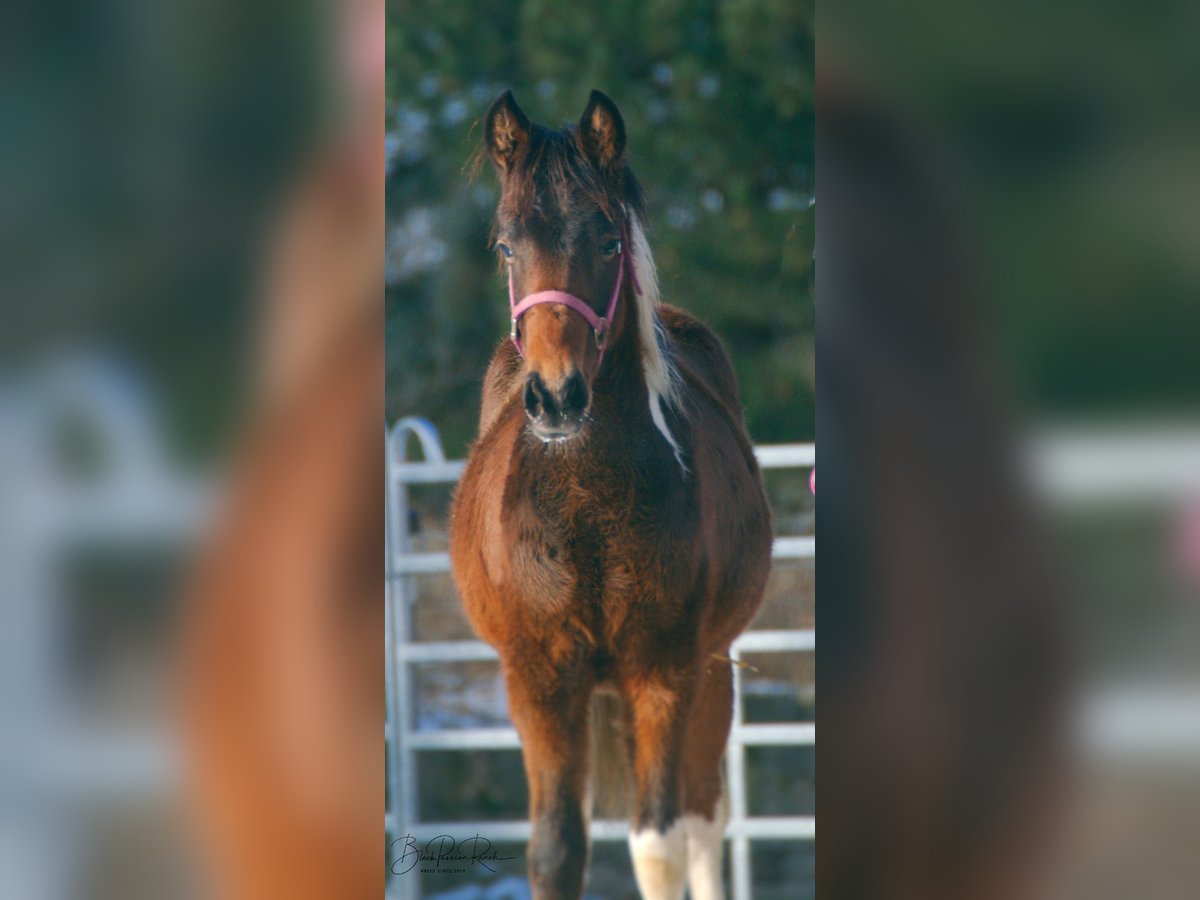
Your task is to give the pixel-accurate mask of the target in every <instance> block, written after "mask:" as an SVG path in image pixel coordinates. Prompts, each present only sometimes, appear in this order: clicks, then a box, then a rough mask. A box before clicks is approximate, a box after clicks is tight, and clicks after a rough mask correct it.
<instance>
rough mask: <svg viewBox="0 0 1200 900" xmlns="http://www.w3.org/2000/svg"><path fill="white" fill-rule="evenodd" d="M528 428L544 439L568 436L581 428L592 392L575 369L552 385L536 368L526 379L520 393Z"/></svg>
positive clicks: (557, 438) (547, 440) (559, 439)
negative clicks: (547, 382) (522, 390)
mask: <svg viewBox="0 0 1200 900" xmlns="http://www.w3.org/2000/svg"><path fill="white" fill-rule="evenodd" d="M523 402H524V405H525V415H526V416H528V418H529V428H530V430H531V431H532V432H533V433H534V435H535V436H537V437H538V438H540V439H541V440H542V441H544V442H545V443H557V442H559V441H566V440H570V439H571V438H573V437H575V436H576V435H578V434H579V432H580V431H582V430H583V423H584V421H585V420H586V418H587V411H588V405H589V403H590V402H591V392H590V391H589V390H588V386H587V382H586V381H584V379H583V376H582V375H581V374H580V373H579V372H578V371H575V372H572V373H571V374H570V375H568V376H567V377H566V378H564V379H562V381H561V382H559V384H557V385H556V386H554V387H551V386H550V385H548V384H546V382H545V380H544V379H543V378H542V376H541V375H539V374H538V373H537V372H531V373H530V374H529V377H528V378H526V379H525V391H524V394H523Z"/></svg>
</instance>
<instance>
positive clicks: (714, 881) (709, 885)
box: [680, 796, 729, 900]
mask: <svg viewBox="0 0 1200 900" xmlns="http://www.w3.org/2000/svg"><path fill="white" fill-rule="evenodd" d="M728 821H729V817H728V813H727V810H726V807H725V798H724V796H722V797H721V799H720V800H719V801H718V802H717V808H716V809H715V810H713V817H712V818H711V819H706V818H704V817H703V816H694V815H687V816H684V817H683V818H682V819H680V822H682V823H683V831H684V834H685V835H686V836H687V877H688V891H689V893H690V896H691V900H724V897H725V886H724V884H723V882H722V881H721V856H722V853H723V851H724V849H725V824H726V822H728Z"/></svg>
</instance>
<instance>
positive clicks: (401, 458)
mask: <svg viewBox="0 0 1200 900" xmlns="http://www.w3.org/2000/svg"><path fill="white" fill-rule="evenodd" d="M413 439H415V440H416V441H417V443H418V444H419V445H420V447H421V451H422V455H423V457H424V459H423V461H419V462H416V461H410V460H409V459H408V458H407V450H408V445H409V443H410V442H411V441H412V440H413ZM386 441H387V448H386V457H387V513H386V515H387V541H386V545H385V546H386V553H387V559H386V561H385V570H386V573H387V704H388V708H387V725H386V735H385V737H386V741H387V766H388V773H387V774H388V797H387V816H386V821H385V828H386V831H387V832H389V833H390V834H392V835H396V836H399V835H409V834H411V835H413V836H414V837H415V838H416V840H418V841H424V840H428V839H429V838H432V837H436V836H438V835H442V834H449V833H454V832H457V833H475V832H476V831H479V832H481V833H486V834H487V835H488V837H489V838H492V839H493V840H496V841H527V840H529V835H530V824H529V822H528V821H511V822H494V821H487V822H479V821H457V820H456V821H454V822H452V823H447V822H428V821H421V820H420V818H419V815H418V809H419V803H418V800H419V793H418V792H419V790H420V785H419V784H418V779H417V754H419V753H421V752H423V751H430V750H463V749H473V750H481V751H488V750H510V749H515V748H517V747H519V746H520V744H519V742H518V739H517V733H516V731H515V730H514V729H513V728H512V727H511V726H510V727H505V728H473V729H443V730H436V731H431V730H426V729H422V730H420V731H418V730H416V728H415V727H414V718H413V683H412V679H413V670H414V667H417V666H421V665H426V664H430V663H455V662H468V661H475V660H492V659H497V656H496V653H495V651H493V650H492V649H491V647H489V646H487V645H486V644H484V643H482V642H481V641H474V640H471V641H437V642H433V641H416V640H414V639H413V628H412V612H413V604H414V602H415V599H416V593H415V591H414V583H413V577H414V576H416V575H423V574H432V573H444V572H449V571H450V559H449V554H447V553H444V552H438V553H431V552H414V551H413V548H412V546H411V540H410V537H409V528H408V522H409V516H410V506H409V493H408V486H409V485H411V484H431V483H452V482H456V481H457V480H458V478H459V477H460V476H461V475H462V471H463V466H464V465H465V462H464V461H463V460H447V459H446V458H445V454H444V453H443V451H442V446H441V441H440V439H439V437H438V433H437V429H436V428H434V426H433V425H432V424H431V423H430V422H428V421H427V420H424V419H418V418H405V419H401V420H400V421H399V422H398V423H396V425H395V427H394V428H393V429H392V430H391V431H390V432H389V433H388V434H387V435H386ZM755 453H756V455H757V456H758V462H759V465H760V467H762V468H763V469H802V468H809V467H811V466H813V465H814V463H815V459H816V450H815V447H814V445H812V444H778V445H770V446H762V447H757V448H755ZM815 550H816V538H815V537H814V536H812V535H785V536H778V537H776V538H775V546H774V553H773V555H774V558H775V559H812V558H813V557H814V554H815ZM815 646H816V641H815V634H814V632H813V631H812V630H776V631H749V632H746V633H745V634H743V635H742V636H741V637H740V638H739V639H738V640H737V641H736V642H735V643H734V645H733V649H732V656H733V658H734V659H735V660H740V658H741V657H742V655H743V654H745V653H776V652H788V651H791V652H795V651H811V650H814V649H815ZM742 698H743V690H742V677H741V670H740V668H739V667H738V666H735V667H734V721H733V729H732V731H731V733H730V736H729V745H728V747H727V749H726V754H725V760H726V773H727V777H728V782H729V807H730V809H729V814H730V815H729V827H728V829H727V830H726V837H727V838H728V840H729V844H730V849H731V853H730V866H731V868H730V872H731V882H732V894H733V898H734V900H750V897H751V883H752V882H751V869H750V842H751V841H755V840H764V839H766V840H781V839H782V840H789V839H790V840H811V839H812V838H813V837H814V835H815V830H816V825H815V820H814V818H813V817H812V816H787V817H783V816H778V817H763V816H751V815H749V811H748V809H747V791H746V768H745V766H746V752H745V751H746V747H748V746H785V745H790V746H812V745H813V744H814V743H815V741H816V726H815V724H811V723H795V724H791V723H771V724H751V723H747V722H745V721H744V716H743V705H742ZM627 834H628V824H627V823H625V822H614V821H596V822H593V823H592V827H591V835H592V839H593V840H600V841H605V840H622V839H624V838H625V837H626V835H627ZM388 893H389V896H394V897H405V898H409V897H418V896H420V879H419V877H417V875H416V873H415V872H414V873H409V874H408V875H405V876H396V875H391V874H389V881H388Z"/></svg>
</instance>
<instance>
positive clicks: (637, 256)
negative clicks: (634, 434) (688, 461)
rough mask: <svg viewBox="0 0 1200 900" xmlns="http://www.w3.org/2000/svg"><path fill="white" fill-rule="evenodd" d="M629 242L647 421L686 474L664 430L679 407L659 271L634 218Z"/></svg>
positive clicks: (677, 449)
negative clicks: (669, 413)
mask: <svg viewBox="0 0 1200 900" xmlns="http://www.w3.org/2000/svg"><path fill="white" fill-rule="evenodd" d="M629 240H630V243H632V244H633V246H632V247H631V248H630V252H631V253H632V254H633V265H634V268H635V269H636V270H637V278H638V282H639V283H640V284H641V287H642V293H641V294H640V295H639V294H638V293H637V291H636V290H635V291H633V296H634V306H635V307H636V309H637V317H638V335H639V337H640V338H641V342H642V346H641V351H642V354H641V355H642V372H643V374H644V376H645V379H646V393H647V394H648V395H649V396H648V399H649V402H650V418H651V419H653V420H654V427H655V428H657V429H658V430H659V432H661V433H662V436H663V437H664V438H666V441H667V443H668V444H670V446H671V451H672V452H673V453H674V454H675V461H676V462H678V463H679V467H680V468H681V469H682V470H683V471H684V472H686V471H687V466H686V465H684V462H683V451H682V449H680V447H679V443H678V442H677V441H676V440H675V436H674V435H673V434H671V429H670V428H669V427H668V426H667V419H666V412H665V411H666V409H667V407H668V406H669V407H674V408H678V406H679V377H678V375H677V373H676V372H675V367H674V366H673V365H672V364H671V357H670V354H669V353H667V351H666V344H667V336H666V334H665V333H664V332H663V327H662V323H661V322H659V320H658V303H659V293H658V268H657V267H656V266H655V265H654V256H653V254H652V253H651V252H650V243H649V241H647V240H646V231H645V229H644V228H642V223H641V222H640V221H639V220H638V218H637V216H630V229H629Z"/></svg>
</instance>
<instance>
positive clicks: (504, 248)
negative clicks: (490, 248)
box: [496, 244, 513, 259]
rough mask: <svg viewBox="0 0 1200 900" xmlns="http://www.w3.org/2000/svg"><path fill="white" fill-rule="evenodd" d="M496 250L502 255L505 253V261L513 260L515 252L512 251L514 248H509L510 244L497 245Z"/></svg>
mask: <svg viewBox="0 0 1200 900" xmlns="http://www.w3.org/2000/svg"><path fill="white" fill-rule="evenodd" d="M496 249H497V250H499V251H500V252H501V253H503V254H504V258H505V259H512V258H513V251H512V247H510V246H508V244H497V245H496Z"/></svg>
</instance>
